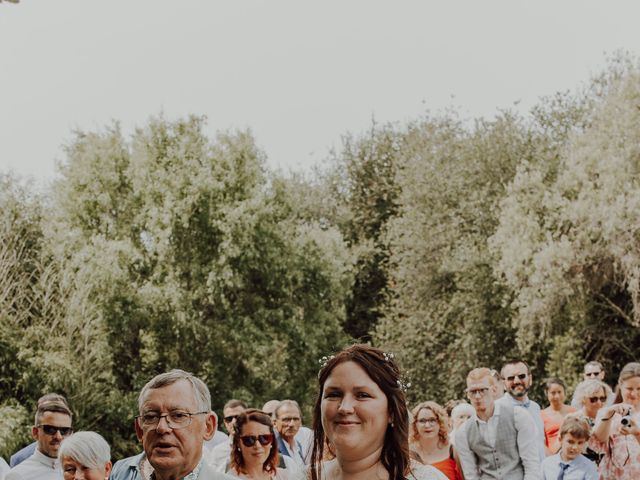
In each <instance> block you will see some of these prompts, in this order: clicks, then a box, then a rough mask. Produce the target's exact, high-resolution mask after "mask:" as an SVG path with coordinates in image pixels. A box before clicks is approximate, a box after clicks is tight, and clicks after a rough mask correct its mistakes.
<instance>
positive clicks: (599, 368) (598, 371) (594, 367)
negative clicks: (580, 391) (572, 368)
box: [571, 360, 616, 409]
mask: <svg viewBox="0 0 640 480" xmlns="http://www.w3.org/2000/svg"><path fill="white" fill-rule="evenodd" d="M604 376H605V371H604V366H603V365H602V364H601V363H600V362H598V361H595V360H592V361H591V362H587V363H586V364H585V366H584V370H583V373H582V377H583V378H584V379H585V380H600V381H601V382H604ZM615 399H616V396H615V394H614V393H613V392H612V393H611V395H609V396H608V397H607V402H606V403H605V405H604V406H606V407H609V406H611V405H613V402H614V401H615ZM571 406H572V407H573V408H575V409H580V408H582V405H579V404H578V400H577V398H576V395H575V392H574V394H573V398H572V399H571Z"/></svg>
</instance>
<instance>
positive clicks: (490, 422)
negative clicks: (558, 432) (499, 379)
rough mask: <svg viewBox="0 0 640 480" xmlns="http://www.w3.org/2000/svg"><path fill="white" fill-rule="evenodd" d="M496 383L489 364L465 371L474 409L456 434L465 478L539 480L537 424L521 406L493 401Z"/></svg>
mask: <svg viewBox="0 0 640 480" xmlns="http://www.w3.org/2000/svg"><path fill="white" fill-rule="evenodd" d="M495 386H496V383H495V379H494V378H493V376H492V375H491V371H490V370H489V369H488V368H475V369H473V370H471V371H470V372H469V374H468V375H467V397H468V398H469V401H470V402H471V405H472V406H473V409H474V413H473V415H472V416H471V418H469V419H468V420H467V421H466V422H464V423H463V424H462V425H461V426H460V427H459V428H458V430H457V431H456V434H455V445H456V451H457V453H458V457H459V459H460V465H461V467H462V471H463V473H464V478H465V480H497V479H500V480H540V479H542V475H541V470H540V460H539V458H538V448H537V442H536V435H535V433H536V426H535V424H534V423H533V420H532V419H531V416H530V415H529V414H527V412H526V411H525V410H524V409H522V408H516V407H514V406H513V405H512V404H511V403H510V402H496V401H495V392H496V389H495Z"/></svg>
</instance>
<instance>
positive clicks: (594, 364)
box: [584, 360, 604, 372]
mask: <svg viewBox="0 0 640 480" xmlns="http://www.w3.org/2000/svg"><path fill="white" fill-rule="evenodd" d="M587 367H598V368H599V369H600V371H604V367H603V366H602V364H601V363H600V362H599V361H597V360H591V361H590V362H587V363H585V364H584V372H586V371H587Z"/></svg>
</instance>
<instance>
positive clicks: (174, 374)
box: [138, 368, 211, 414]
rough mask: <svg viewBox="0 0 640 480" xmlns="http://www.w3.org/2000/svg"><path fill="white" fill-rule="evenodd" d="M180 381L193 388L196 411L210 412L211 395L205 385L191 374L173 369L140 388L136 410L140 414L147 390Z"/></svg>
mask: <svg viewBox="0 0 640 480" xmlns="http://www.w3.org/2000/svg"><path fill="white" fill-rule="evenodd" d="M180 380H186V381H187V382H189V383H190V384H191V386H192V387H193V397H194V399H195V401H196V405H197V407H196V408H197V409H198V411H199V412H210V411H211V394H210V393H209V388H208V387H207V385H206V384H205V383H204V382H203V381H202V380H200V379H199V378H198V377H196V376H195V375H193V374H192V373H189V372H185V371H184V370H180V369H177V368H175V369H173V370H171V371H169V372H165V373H161V374H159V375H156V376H155V377H153V378H152V379H151V380H149V382H148V383H147V384H146V385H145V386H144V387H142V391H141V392H140V395H139V396H138V410H139V411H140V413H141V414H142V405H143V404H144V399H145V397H146V396H147V393H149V390H154V389H156V388H162V387H168V386H169V385H173V384H174V383H176V382H179V381H180Z"/></svg>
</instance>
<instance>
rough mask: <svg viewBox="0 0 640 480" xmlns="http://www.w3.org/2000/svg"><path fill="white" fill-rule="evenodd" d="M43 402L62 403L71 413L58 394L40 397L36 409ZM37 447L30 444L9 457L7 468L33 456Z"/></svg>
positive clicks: (63, 398)
mask: <svg viewBox="0 0 640 480" xmlns="http://www.w3.org/2000/svg"><path fill="white" fill-rule="evenodd" d="M45 402H57V403H62V404H63V405H65V406H66V407H67V408H68V409H69V411H71V408H69V404H68V403H67V399H66V398H65V397H63V396H62V395H60V394H59V393H47V394H46V395H43V396H41V397H40V398H39V399H38V402H37V404H36V409H37V408H38V406H39V405H40V404H41V403H45ZM37 446H38V442H32V443H30V444H29V445H27V446H26V447H24V448H23V449H22V450H18V451H17V452H16V453H14V454H13V455H11V458H10V459H9V466H11V468H13V467H15V466H16V465H18V464H20V463H22V462H23V461H25V460H26V459H27V458H29V457H30V456H31V455H33V452H35V451H36V447H37Z"/></svg>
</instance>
